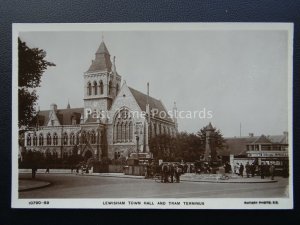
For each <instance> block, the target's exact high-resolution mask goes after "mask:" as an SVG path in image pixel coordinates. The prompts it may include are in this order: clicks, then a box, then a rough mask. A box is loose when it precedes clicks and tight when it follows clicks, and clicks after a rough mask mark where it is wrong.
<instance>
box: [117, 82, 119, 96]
mask: <svg viewBox="0 0 300 225" xmlns="http://www.w3.org/2000/svg"><path fill="white" fill-rule="evenodd" d="M118 93H119V84H117V85H116V94H118Z"/></svg>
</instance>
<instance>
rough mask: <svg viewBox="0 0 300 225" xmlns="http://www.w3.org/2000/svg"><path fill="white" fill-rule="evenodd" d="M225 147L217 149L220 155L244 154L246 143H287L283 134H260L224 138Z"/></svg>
mask: <svg viewBox="0 0 300 225" xmlns="http://www.w3.org/2000/svg"><path fill="white" fill-rule="evenodd" d="M225 140H226V144H225V148H223V149H220V150H219V154H220V155H224V156H226V155H227V156H228V155H230V154H233V155H236V156H238V155H246V151H247V147H246V146H247V145H249V144H288V140H287V137H286V136H285V135H269V136H267V137H266V136H265V135H261V136H249V137H232V138H225Z"/></svg>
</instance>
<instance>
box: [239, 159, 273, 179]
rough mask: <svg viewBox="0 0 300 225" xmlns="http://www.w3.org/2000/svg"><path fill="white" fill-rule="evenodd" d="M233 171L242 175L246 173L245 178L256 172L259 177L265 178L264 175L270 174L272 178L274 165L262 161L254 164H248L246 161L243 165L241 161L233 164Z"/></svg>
mask: <svg viewBox="0 0 300 225" xmlns="http://www.w3.org/2000/svg"><path fill="white" fill-rule="evenodd" d="M234 173H235V174H237V175H239V176H241V177H244V175H246V177H247V178H249V177H254V176H255V175H256V174H257V175H260V177H261V179H265V177H266V176H268V177H269V176H270V177H271V180H274V175H275V165H274V164H273V163H272V164H270V165H269V164H267V163H264V162H262V163H261V165H256V164H254V163H252V164H250V163H249V162H247V163H246V165H245V166H244V165H243V163H237V164H235V165H234Z"/></svg>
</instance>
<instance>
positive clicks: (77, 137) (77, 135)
mask: <svg viewBox="0 0 300 225" xmlns="http://www.w3.org/2000/svg"><path fill="white" fill-rule="evenodd" d="M79 143H80V138H79V132H78V133H77V134H76V144H77V145H79Z"/></svg>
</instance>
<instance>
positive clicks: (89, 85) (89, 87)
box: [87, 82, 92, 95]
mask: <svg viewBox="0 0 300 225" xmlns="http://www.w3.org/2000/svg"><path fill="white" fill-rule="evenodd" d="M87 94H88V95H92V84H91V83H90V82H88V84H87Z"/></svg>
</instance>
